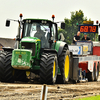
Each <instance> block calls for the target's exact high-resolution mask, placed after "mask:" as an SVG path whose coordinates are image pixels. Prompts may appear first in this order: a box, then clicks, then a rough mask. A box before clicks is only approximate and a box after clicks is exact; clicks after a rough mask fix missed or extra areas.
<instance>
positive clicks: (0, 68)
mask: <svg viewBox="0 0 100 100" xmlns="http://www.w3.org/2000/svg"><path fill="white" fill-rule="evenodd" d="M11 57H12V54H11V53H9V52H5V51H4V52H1V53H0V81H1V82H10V83H12V82H14V77H13V68H12V66H11Z"/></svg>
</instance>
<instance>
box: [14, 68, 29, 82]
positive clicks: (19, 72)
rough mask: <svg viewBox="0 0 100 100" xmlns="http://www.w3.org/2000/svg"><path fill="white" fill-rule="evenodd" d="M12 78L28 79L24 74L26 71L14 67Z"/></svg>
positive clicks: (18, 79) (17, 79)
mask: <svg viewBox="0 0 100 100" xmlns="http://www.w3.org/2000/svg"><path fill="white" fill-rule="evenodd" d="M14 79H15V81H22V82H27V81H28V79H27V76H26V71H24V70H18V69H15V71H14Z"/></svg>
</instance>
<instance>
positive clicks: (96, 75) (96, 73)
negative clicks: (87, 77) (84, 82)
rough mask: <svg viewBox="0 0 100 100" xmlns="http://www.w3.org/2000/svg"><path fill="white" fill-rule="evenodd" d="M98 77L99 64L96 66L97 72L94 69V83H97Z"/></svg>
mask: <svg viewBox="0 0 100 100" xmlns="http://www.w3.org/2000/svg"><path fill="white" fill-rule="evenodd" d="M98 76H99V63H98V65H97V70H96V68H95V78H94V81H97V80H98Z"/></svg>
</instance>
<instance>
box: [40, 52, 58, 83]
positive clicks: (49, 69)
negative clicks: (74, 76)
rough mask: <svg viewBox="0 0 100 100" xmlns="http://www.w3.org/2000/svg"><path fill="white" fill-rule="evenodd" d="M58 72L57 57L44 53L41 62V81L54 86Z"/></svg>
mask: <svg viewBox="0 0 100 100" xmlns="http://www.w3.org/2000/svg"><path fill="white" fill-rule="evenodd" d="M57 71H58V61H57V55H56V54H52V53H44V54H42V56H41V61H40V81H41V83H46V84H54V83H55V82H56V77H57Z"/></svg>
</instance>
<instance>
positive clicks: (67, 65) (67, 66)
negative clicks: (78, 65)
mask: <svg viewBox="0 0 100 100" xmlns="http://www.w3.org/2000/svg"><path fill="white" fill-rule="evenodd" d="M64 73H65V78H68V74H69V56H68V55H67V56H66V58H65V66H64Z"/></svg>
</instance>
